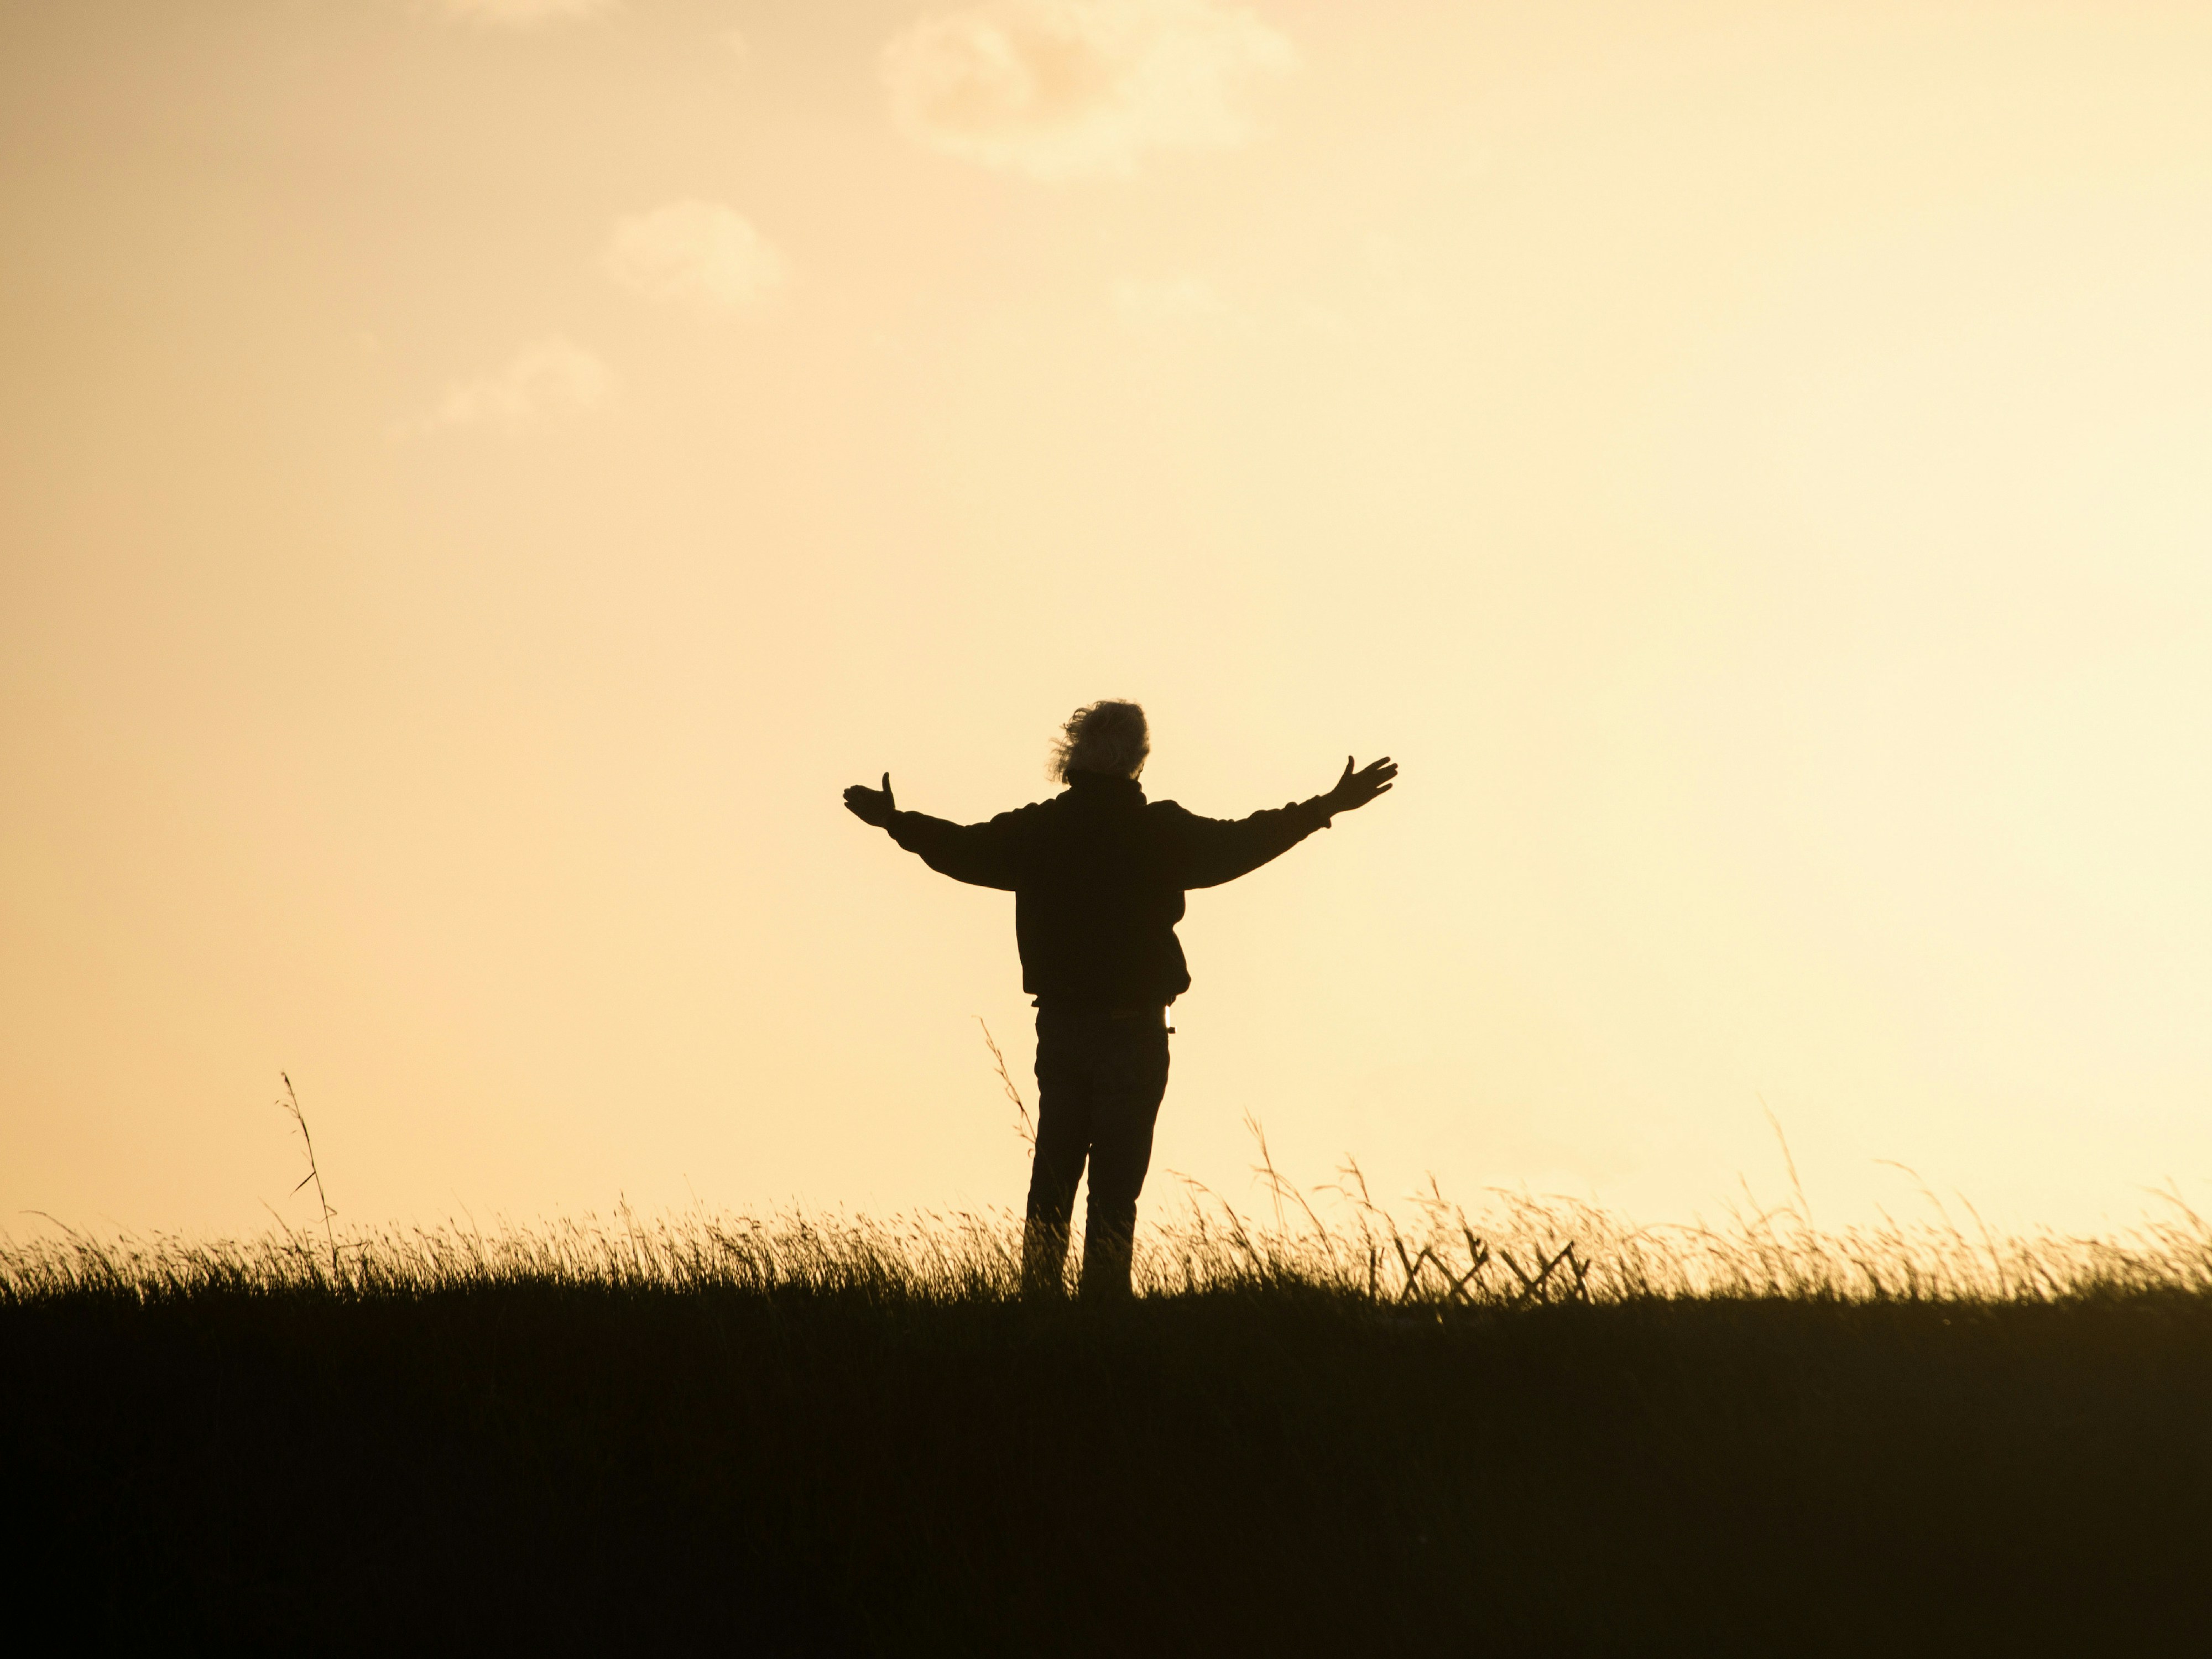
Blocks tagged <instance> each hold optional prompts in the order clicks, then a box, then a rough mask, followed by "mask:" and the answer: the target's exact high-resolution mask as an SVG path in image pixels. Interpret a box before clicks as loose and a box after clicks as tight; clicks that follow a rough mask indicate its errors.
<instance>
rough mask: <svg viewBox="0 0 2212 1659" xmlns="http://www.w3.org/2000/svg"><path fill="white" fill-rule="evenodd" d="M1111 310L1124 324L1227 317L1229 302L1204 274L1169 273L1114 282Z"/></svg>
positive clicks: (1177, 321) (1176, 321)
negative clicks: (1142, 280)
mask: <svg viewBox="0 0 2212 1659" xmlns="http://www.w3.org/2000/svg"><path fill="white" fill-rule="evenodd" d="M1114 310H1115V314H1116V315H1117V316H1119V317H1120V318H1121V320H1122V321H1123V322H1125V323H1130V324H1133V325H1144V324H1147V323H1181V322H1190V321H1194V320H1196V319H1201V318H1206V317H1226V316H1227V315H1228V314H1229V306H1228V303H1227V302H1226V301H1224V300H1223V299H1222V297H1221V295H1219V294H1218V292H1217V291H1216V290H1215V289H1214V286H1213V284H1212V283H1209V282H1207V281H1206V279H1205V278H1204V277H1203V276H1171V277H1169V278H1168V279H1167V280H1166V281H1164V282H1155V283H1140V282H1131V281H1124V282H1119V283H1115V284H1114Z"/></svg>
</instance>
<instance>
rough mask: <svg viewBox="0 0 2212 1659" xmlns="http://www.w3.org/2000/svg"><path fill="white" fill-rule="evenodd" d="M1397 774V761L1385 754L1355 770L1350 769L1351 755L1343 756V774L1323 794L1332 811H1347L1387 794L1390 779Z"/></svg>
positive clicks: (1323, 798)
mask: <svg viewBox="0 0 2212 1659" xmlns="http://www.w3.org/2000/svg"><path fill="white" fill-rule="evenodd" d="M1397 775H1398V763H1397V762H1395V761H1394V760H1392V759H1391V758H1390V757H1389V756H1388V755H1385V756H1384V757H1383V758H1382V759H1381V760H1379V761H1370V762H1369V763H1367V764H1366V765H1364V766H1363V767H1361V768H1360V769H1358V771H1357V772H1355V771H1353V770H1352V757H1351V756H1349V755H1346V757H1344V775H1343V776H1342V777H1340V778H1339V779H1338V780H1337V781H1336V787H1335V788H1334V789H1332V790H1330V791H1329V792H1328V793H1327V794H1326V795H1323V796H1322V800H1324V801H1326V802H1328V810H1329V811H1332V812H1349V811H1352V810H1353V809H1354V808H1356V807H1361V806H1364V805H1367V803H1368V802H1369V801H1370V800H1373V799H1375V797H1376V796H1377V795H1383V794H1388V793H1389V790H1390V780H1391V779H1393V778H1395V777H1396V776H1397Z"/></svg>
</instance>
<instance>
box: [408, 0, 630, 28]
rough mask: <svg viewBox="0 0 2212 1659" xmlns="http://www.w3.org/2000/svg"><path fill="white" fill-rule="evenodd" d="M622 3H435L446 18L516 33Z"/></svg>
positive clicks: (584, 0)
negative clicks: (456, 18)
mask: <svg viewBox="0 0 2212 1659" xmlns="http://www.w3.org/2000/svg"><path fill="white" fill-rule="evenodd" d="M621 3H622V0H436V4H437V8H438V9H439V10H440V11H442V12H444V13H445V14H446V15H447V16H448V17H458V18H459V19H461V20H462V21H464V22H470V23H489V24H492V25H494V26H495V27H506V28H516V29H526V28H534V27H536V26H537V25H538V24H540V23H557V22H561V21H565V20H568V19H571V18H584V17H596V16H598V15H599V14H600V13H601V12H607V11H612V10H613V9H615V8H616V7H617V6H618V5H620V4H621Z"/></svg>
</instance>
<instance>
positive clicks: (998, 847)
mask: <svg viewBox="0 0 2212 1659" xmlns="http://www.w3.org/2000/svg"><path fill="white" fill-rule="evenodd" d="M845 810H846V811H848V812H850V813H851V814H852V815H853V816H854V817H856V818H858V819H860V822H861V823H867V824H872V825H874V826H875V827H876V828H877V829H885V830H888V831H890V837H891V839H892V840H893V841H895V842H897V843H898V844H899V845H900V846H902V847H903V848H906V850H907V851H908V852H909V853H912V854H915V856H916V857H918V858H920V859H921V861H922V862H923V863H924V864H926V865H927V866H929V867H930V868H931V869H933V870H934V871H936V872H938V873H939V875H945V876H950V877H951V878H953V880H955V881H964V882H966V883H968V884H969V885H971V886H975V887H996V888H1000V889H1002V890H1006V891H1012V889H1013V886H1014V880H1015V875H1016V871H1017V860H1016V853H1017V843H1018V841H1019V838H1020V837H1019V833H1018V829H1017V828H1016V826H1015V823H1014V819H1015V818H1016V817H1017V816H1018V815H1017V814H1015V813H1012V812H1001V813H1000V814H999V816H998V817H994V818H993V819H992V820H990V822H989V823H947V822H946V821H945V819H943V818H933V817H930V816H929V815H928V814H927V813H926V812H902V811H899V806H898V802H897V800H896V799H895V798H894V797H893V795H892V794H891V775H890V773H888V772H886V773H884V787H882V788H880V789H871V788H869V787H867V786H866V784H864V783H856V784H854V786H853V787H851V788H849V789H848V790H847V791H846V792H845Z"/></svg>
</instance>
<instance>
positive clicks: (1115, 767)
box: [1045, 702, 1152, 783]
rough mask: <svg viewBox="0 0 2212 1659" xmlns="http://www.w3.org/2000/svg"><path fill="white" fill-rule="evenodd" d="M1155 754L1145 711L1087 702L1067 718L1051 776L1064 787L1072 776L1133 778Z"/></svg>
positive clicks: (1119, 704)
mask: <svg viewBox="0 0 2212 1659" xmlns="http://www.w3.org/2000/svg"><path fill="white" fill-rule="evenodd" d="M1151 753H1152V733H1151V732H1150V731H1149V730H1147V729H1146V726H1145V711H1144V710H1143V709H1142V708H1139V707H1138V706H1137V705H1136V704H1135V703H1133V702H1087V703H1085V704H1084V705H1083V707H1082V708H1079V709H1077V710H1076V711H1075V712H1074V713H1073V714H1070V715H1069V716H1068V717H1067V724H1066V725H1065V726H1061V727H1060V740H1059V741H1058V742H1057V743H1055V744H1053V746H1052V760H1051V762H1050V763H1049V764H1048V765H1047V766H1046V768H1045V771H1046V773H1047V775H1049V776H1051V777H1054V778H1056V779H1058V780H1059V781H1060V782H1062V783H1065V782H1066V781H1068V777H1069V775H1071V774H1072V773H1076V772H1101V773H1103V774H1104V775H1106V776H1108V777H1109V778H1133V777H1135V776H1136V775H1137V774H1138V773H1139V772H1141V771H1143V770H1144V769H1145V757H1146V756H1147V755H1149V754H1151Z"/></svg>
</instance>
